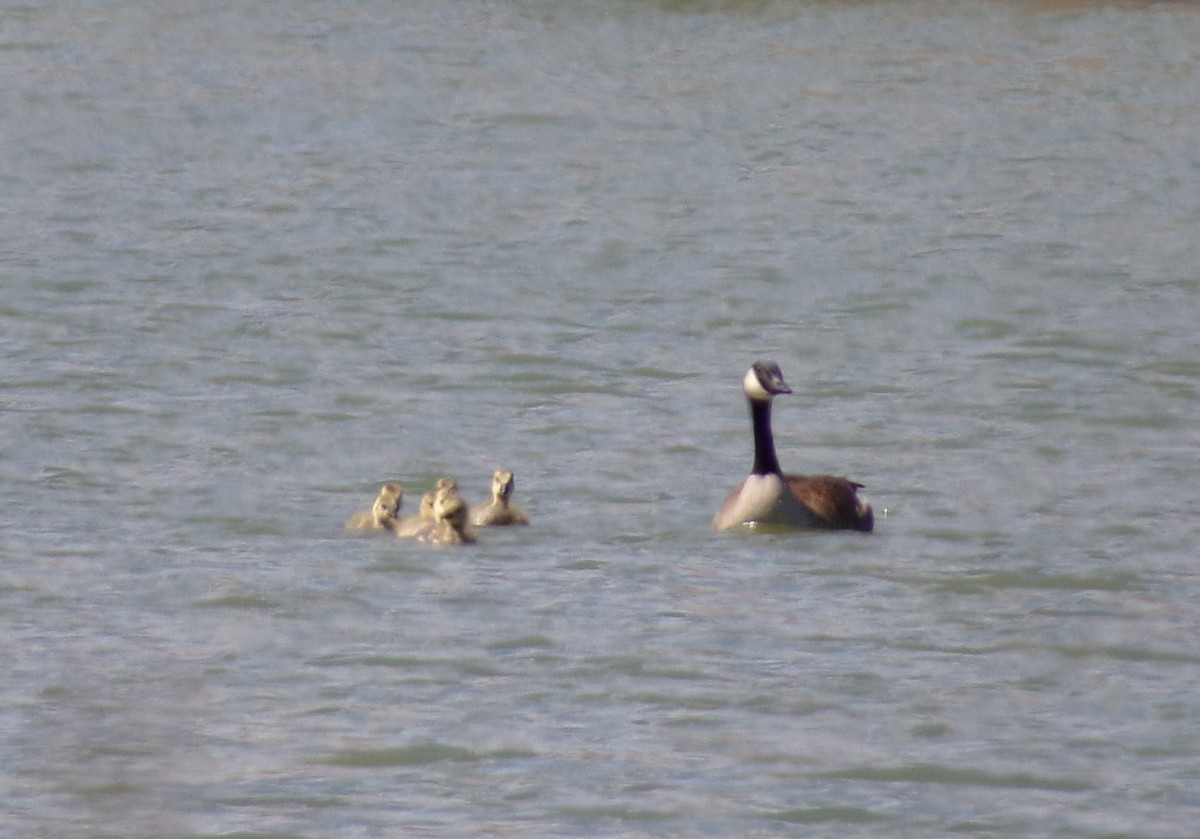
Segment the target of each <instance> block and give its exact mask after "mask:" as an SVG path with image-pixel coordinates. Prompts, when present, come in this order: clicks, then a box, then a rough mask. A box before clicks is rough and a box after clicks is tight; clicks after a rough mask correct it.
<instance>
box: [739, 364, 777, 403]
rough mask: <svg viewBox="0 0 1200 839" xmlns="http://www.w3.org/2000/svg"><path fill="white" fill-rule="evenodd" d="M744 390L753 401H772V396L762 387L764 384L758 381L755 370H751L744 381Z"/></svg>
mask: <svg viewBox="0 0 1200 839" xmlns="http://www.w3.org/2000/svg"><path fill="white" fill-rule="evenodd" d="M742 390H744V391H745V392H746V395H747V396H749V397H750V398H751V399H770V398H771V394H770V393H768V392H767V389H766V388H765V387H763V386H762V382H760V381H759V380H758V375H757V374H755V372H754V368H750V370H748V371H747V372H746V378H744V379H742Z"/></svg>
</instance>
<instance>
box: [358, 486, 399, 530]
mask: <svg viewBox="0 0 1200 839" xmlns="http://www.w3.org/2000/svg"><path fill="white" fill-rule="evenodd" d="M402 503H404V487H402V486H400V484H384V485H383V486H382V487H380V488H379V496H378V497H377V498H376V499H375V503H374V505H372V507H371V509H369V510H359V511H358V512H357V513H355V514H354V515H352V516H351V517H350V518H349V519H347V520H346V529H347V530H393V529H395V527H396V516H397V515H398V514H399V512H400V505H401V504H402Z"/></svg>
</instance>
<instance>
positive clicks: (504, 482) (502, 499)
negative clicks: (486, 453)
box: [473, 469, 529, 527]
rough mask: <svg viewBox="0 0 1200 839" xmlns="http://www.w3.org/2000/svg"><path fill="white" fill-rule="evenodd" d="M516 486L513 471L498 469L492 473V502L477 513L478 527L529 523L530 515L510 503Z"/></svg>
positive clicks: (475, 520)
mask: <svg viewBox="0 0 1200 839" xmlns="http://www.w3.org/2000/svg"><path fill="white" fill-rule="evenodd" d="M515 486H516V482H515V479H514V477H513V473H512V472H509V471H507V470H505V469H497V470H496V471H495V473H494V474H493V475H492V502H491V503H490V504H488V505H487V506H485V507H482V508H480V510H479V511H478V512H477V513H475V515H474V517H473V523H474V525H475V526H476V527H499V526H501V525H506V524H529V516H527V515H525V513H524V512H523V511H522V510H521V508H519V507H514V506H513V505H512V504H510V503H509V499H511V498H512V494H513V489H514V488H515Z"/></svg>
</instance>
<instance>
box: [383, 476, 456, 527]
mask: <svg viewBox="0 0 1200 839" xmlns="http://www.w3.org/2000/svg"><path fill="white" fill-rule="evenodd" d="M443 489H453V490H456V491H457V489H458V481H456V480H454V479H453V478H438V482H437V484H436V485H435V486H434V488H433V489H431V490H430V491H429V492H427V493H425V494H424V495H422V496H421V503H420V505H419V506H418V508H417V514H416V515H415V516H409V517H408V518H406V519H401V520H400V521H398V522H397V523H396V527H395V531H396V535H397V536H418V537H419V536H420V535H421V533H422V532H424V531H425V530H427V529H428V528H429V526H430V525H432V524H433V521H434V518H433V500H434V498H435V497H436V496H437V494H438V492H439V491H441V490H443Z"/></svg>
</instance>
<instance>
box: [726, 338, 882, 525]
mask: <svg viewBox="0 0 1200 839" xmlns="http://www.w3.org/2000/svg"><path fill="white" fill-rule="evenodd" d="M742 390H743V391H744V392H745V394H746V400H747V401H748V402H749V403H750V420H751V423H752V424H753V426H754V468H753V469H751V470H750V475H749V477H747V478H746V480H745V481H744V482H743V483H742V485H741V486H739V487H738V488H737V489H735V490H734V491H733V492H731V493H730V494H729V497H728V498H726V499H725V503H724V504H722V505H721V509H720V510H718V511H717V514H716V516H714V517H713V529H714V530H728V529H729V528H731V527H736V526H738V525H740V524H745V525H756V524H775V525H783V526H785V527H801V528H819V529H825V530H861V531H863V532H864V533H869V532H870V531H871V529H872V528H873V527H874V525H875V513H874V512H873V511H872V509H871V505H870V503H869V502H868V501H867V500H866V499H865V498H859V497H858V490H859V489H861V488H862V486H863V485H862V484H860V483H857V482H856V481H851V480H849V479H848V478H839V477H835V476H833V475H785V474H783V470H782V469H780V468H779V459H778V458H777V457H776V456H775V438H774V437H773V436H772V434H771V400H772V399H774V398H775V396H777V395H778V394H781V393H791V392H792V389H791V388H790V387H788V386H787V382H785V381H784V380H783V372H782V371H781V370H780V369H779V365H778V364H776V363H775V362H773V361H756V362H755V363H754V365H753V366H752V367H751V368H750V370H749V371H748V372H747V373H746V376H745V378H744V379H742Z"/></svg>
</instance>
